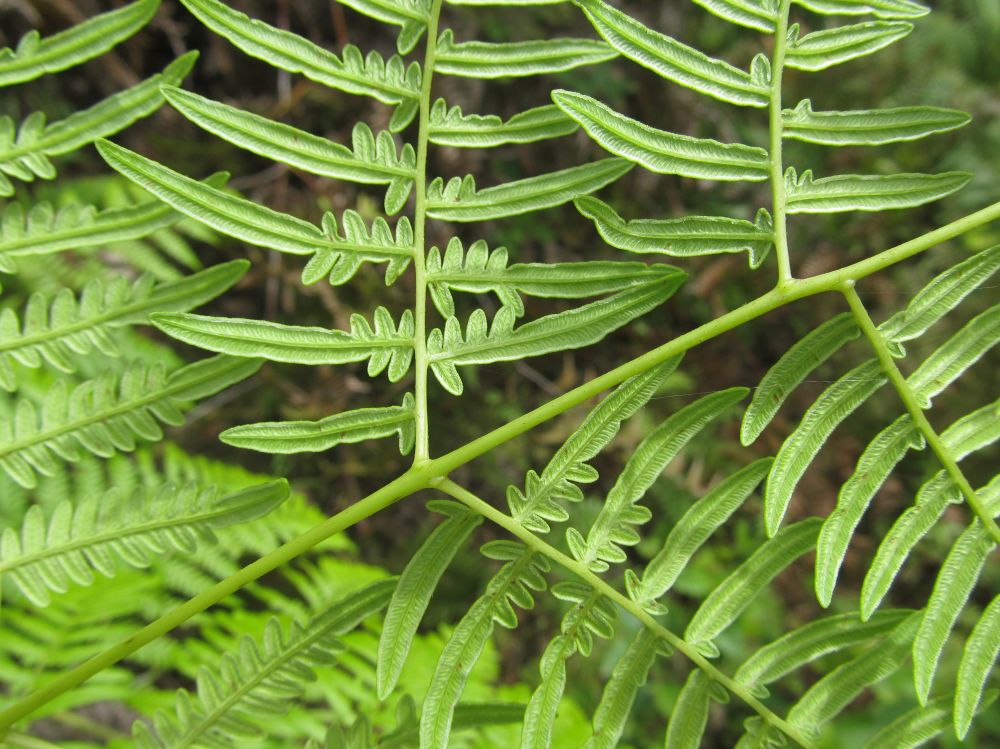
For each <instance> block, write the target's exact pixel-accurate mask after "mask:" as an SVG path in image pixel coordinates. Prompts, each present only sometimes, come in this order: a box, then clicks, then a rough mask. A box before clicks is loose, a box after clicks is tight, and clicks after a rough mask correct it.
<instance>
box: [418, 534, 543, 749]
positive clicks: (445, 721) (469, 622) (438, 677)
mask: <svg viewBox="0 0 1000 749" xmlns="http://www.w3.org/2000/svg"><path fill="white" fill-rule="evenodd" d="M482 552H483V554H485V555H486V556H488V557H490V558H491V559H497V560H500V561H503V562H505V564H504V566H503V567H502V568H501V569H500V571H499V572H498V573H497V574H496V575H494V576H493V578H492V579H491V580H490V582H489V585H487V587H486V591H485V592H484V593H483V595H482V596H480V597H479V598H478V599H477V600H476V601H475V603H473V604H472V606H471V608H469V610H468V612H467V613H466V614H465V616H463V617H462V619H461V621H460V622H459V623H458V625H457V626H456V627H455V630H454V631H453V632H452V635H451V638H450V639H449V640H448V643H447V644H446V645H445V647H444V650H443V651H442V652H441V657H440V658H439V659H438V662H437V666H436V667H435V669H434V676H433V677H432V678H431V683H430V686H429V687H428V690H427V695H426V697H425V698H424V704H423V712H422V714H421V716H420V746H421V747H422V749H446V748H447V746H448V736H449V735H450V733H451V726H452V719H453V715H454V711H455V706H456V705H457V704H458V701H459V699H460V698H461V696H462V691H463V690H464V688H465V682H466V680H467V679H468V676H469V672H470V671H471V670H472V667H473V666H474V665H475V663H476V661H477V660H478V658H479V656H480V654H481V653H482V651H483V648H485V647H486V643H487V641H488V640H489V638H490V636H491V635H492V634H493V627H494V624H500V625H501V626H503V627H507V628H513V627H515V626H517V614H516V612H515V611H514V607H513V605H512V604H516V605H517V606H519V607H521V608H530V607H531V606H533V605H534V598H533V596H532V594H531V591H533V590H535V591H539V590H544V589H545V573H546V572H548V570H549V563H548V560H547V559H546V558H545V557H543V556H541V555H539V554H536V553H535V552H533V551H532V550H531V549H529V548H527V547H525V546H522V545H521V544H519V543H516V542H513V541H491V542H490V543H488V544H486V545H485V546H483V548H482Z"/></svg>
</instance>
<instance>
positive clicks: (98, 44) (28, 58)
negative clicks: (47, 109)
mask: <svg viewBox="0 0 1000 749" xmlns="http://www.w3.org/2000/svg"><path fill="white" fill-rule="evenodd" d="M159 5H160V2H159V0H137V2H134V3H131V4H130V5H126V6H124V7H122V8H118V9H117V10H112V11H109V12H107V13H102V14H100V15H98V16H94V17H93V18H90V19H88V20H86V21H84V22H83V23H78V24H77V25H76V26H72V27H70V28H68V29H66V30H65V31H61V32H59V33H58V34H53V35H52V36H49V37H46V38H44V39H42V38H41V37H40V36H39V35H38V32H37V31H32V32H29V33H28V34H26V35H25V36H23V37H22V38H21V40H20V41H19V42H18V45H17V49H15V50H12V49H10V48H4V49H0V86H10V85H13V84H15V83H24V82H26V81H30V80H33V79H35V78H38V77H40V76H43V75H45V74H46V73H55V72H58V71H60V70H65V69H66V68H71V67H73V66H74V65H79V64H80V63H82V62H84V61H86V60H90V59H91V58H94V57H97V56H98V55H100V54H103V53H105V52H107V51H108V50H109V49H111V48H112V47H114V46H115V45H116V44H118V43H119V42H121V41H123V40H124V39H128V38H129V37H130V36H132V35H133V34H134V33H135V32H137V31H138V30H139V29H141V28H142V27H143V26H145V25H146V23H147V22H148V21H149V19H151V18H152V17H153V14H154V13H156V9H157V8H158V7H159Z"/></svg>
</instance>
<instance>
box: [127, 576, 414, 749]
mask: <svg viewBox="0 0 1000 749" xmlns="http://www.w3.org/2000/svg"><path fill="white" fill-rule="evenodd" d="M395 585H396V580H395V578H388V579H384V580H379V581H377V582H374V583H372V584H370V585H368V586H367V587H365V588H363V589H362V590H359V591H355V592H354V593H352V594H350V595H349V596H347V597H346V598H344V599H342V600H340V601H337V602H336V603H334V604H333V605H331V606H330V607H329V608H327V609H326V610H325V611H323V612H321V613H319V614H317V615H316V616H315V617H313V618H312V619H311V620H310V621H309V622H307V623H306V624H304V625H302V624H299V623H297V622H293V623H292V625H291V626H290V627H289V628H288V629H287V631H286V630H285V629H284V628H283V627H282V625H281V623H280V620H279V619H278V618H272V619H271V620H270V621H269V622H268V624H267V628H266V629H265V630H264V635H263V638H262V640H261V643H260V644H258V643H257V642H256V641H255V640H254V639H253V638H252V637H250V636H244V637H243V639H242V640H241V641H240V649H239V653H238V654H237V653H226V654H225V655H224V656H223V658H222V663H221V664H220V666H219V668H218V669H217V670H209V669H207V668H202V670H201V671H200V672H199V674H198V695H197V697H194V698H193V697H191V696H190V695H189V694H188V693H187V692H186V691H185V690H180V691H179V692H178V693H177V703H176V707H175V712H174V713H173V714H169V713H166V712H162V711H161V712H159V713H157V715H156V717H155V719H154V721H153V727H152V728H150V727H148V726H147V725H146V724H145V723H142V722H137V723H136V724H135V726H134V728H133V732H134V738H135V744H136V746H137V747H138V749H180V748H181V747H191V746H209V747H228V746H232V745H233V744H235V743H236V738H237V737H241V738H242V737H248V736H254V735H257V734H259V733H262V732H263V730H264V726H263V725H262V719H263V718H269V717H270V718H274V717H278V716H281V715H283V714H284V713H285V712H286V711H287V710H288V707H289V703H290V702H291V701H293V700H296V699H298V698H299V697H300V695H301V694H302V690H303V687H304V682H305V680H306V679H309V678H310V677H311V676H312V675H313V669H314V668H316V667H317V666H322V665H327V664H329V663H330V662H331V661H335V660H336V656H337V654H338V653H340V652H341V651H343V650H344V648H345V645H344V644H343V643H342V642H341V641H340V639H339V636H340V635H343V634H345V633H347V632H350V631H351V630H352V629H354V628H355V627H357V626H358V624H360V623H361V622H362V621H363V620H365V619H367V618H368V617H369V616H371V615H372V614H374V613H376V612H377V611H379V610H380V609H382V608H383V607H384V606H385V605H386V603H387V602H388V600H389V596H390V595H391V594H392V591H393V589H394V588H395Z"/></svg>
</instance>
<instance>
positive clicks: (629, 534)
mask: <svg viewBox="0 0 1000 749" xmlns="http://www.w3.org/2000/svg"><path fill="white" fill-rule="evenodd" d="M748 392H749V391H748V390H747V389H746V388H740V387H737V388H730V389H728V390H720V391H719V392H716V393H712V394H711V395H706V396H704V397H703V398H699V399H698V400H696V401H695V402H694V403H692V404H690V405H688V406H685V407H684V408H682V409H681V410H680V411H678V412H677V413H675V414H674V415H673V416H671V417H670V418H668V419H667V420H666V421H664V422H663V423H662V424H661V425H660V426H658V427H657V428H656V429H654V430H653V431H652V432H650V433H649V434H648V435H647V436H646V437H645V438H644V439H643V440H642V442H640V443H639V446H638V447H636V449H635V451H634V452H633V453H632V455H631V456H630V457H629V459H628V461H627V462H626V463H625V468H624V469H623V470H622V472H621V474H620V475H619V476H618V480H617V481H616V482H615V485H614V486H613V487H612V488H611V491H610V492H608V496H607V499H605V501H604V504H603V506H602V507H601V511H600V512H599V513H598V515H597V518H596V519H595V520H594V523H593V525H592V526H591V528H590V532H589V533H588V534H587V538H586V540H584V539H583V537H582V536H581V535H580V533H579V532H578V531H577V530H576V529H574V528H570V529H569V530H568V531H567V533H566V540H567V542H568V543H569V548H570V552H571V553H572V554H573V556H574V557H575V558H576V560H577V561H578V562H580V563H581V564H585V565H587V567H589V568H590V569H591V570H592V571H593V572H604V571H605V570H606V569H608V566H609V564H620V563H621V562H624V561H625V560H626V559H627V554H626V553H625V550H624V549H623V548H622V547H623V546H634V545H635V544H637V543H639V541H640V540H641V537H640V535H639V533H638V532H637V531H636V530H635V528H633V526H636V525H642V524H643V523H646V522H648V521H649V519H650V517H652V513H651V512H650V511H649V510H648V509H647V508H646V507H644V506H642V505H640V504H638V502H639V500H641V499H642V497H643V496H644V495H645V493H646V491H647V490H648V489H649V487H650V486H652V485H653V482H655V481H656V480H657V479H658V478H659V477H660V474H661V473H663V469H664V468H666V466H667V465H668V464H669V463H670V461H672V460H673V459H674V458H675V457H676V456H677V454H678V453H680V451H681V449H682V448H683V447H684V445H686V444H687V443H688V442H689V441H690V440H691V439H693V438H694V437H695V436H696V435H697V434H698V433H699V432H701V431H702V430H703V429H704V428H705V427H707V426H708V425H709V424H710V423H711V422H712V421H714V420H715V419H717V418H719V417H720V416H722V414H724V413H725V412H726V411H728V410H729V409H730V408H731V407H732V406H734V405H735V404H736V403H738V402H739V401H741V400H742V399H743V398H745V397H746V396H747V393H748Z"/></svg>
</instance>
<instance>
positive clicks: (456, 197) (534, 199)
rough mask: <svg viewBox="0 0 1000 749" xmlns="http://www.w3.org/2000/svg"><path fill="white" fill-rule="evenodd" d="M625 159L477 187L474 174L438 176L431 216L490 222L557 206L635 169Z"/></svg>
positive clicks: (432, 191) (432, 193)
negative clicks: (447, 177) (460, 176)
mask: <svg viewBox="0 0 1000 749" xmlns="http://www.w3.org/2000/svg"><path fill="white" fill-rule="evenodd" d="M632 166H633V165H632V164H630V163H629V162H628V161H626V160H625V159H617V158H612V159H602V160H600V161H594V162H591V163H589V164H581V165H580V166H574V167H570V168H569V169H562V170H560V171H558V172H551V173H549V174H542V175H539V176H537V177H527V178H525V179H519V180H516V181H514V182H508V183H506V184H503V185H497V186H496V187H487V188H485V189H483V190H477V189H476V181H475V179H473V178H472V176H471V175H468V176H466V177H464V178H462V179H460V178H458V177H453V178H451V179H450V180H448V182H447V183H446V182H445V181H444V180H443V179H441V178H440V177H438V178H437V179H435V180H433V181H432V182H431V183H430V184H429V185H428V186H427V215H428V216H430V217H431V218H437V219H441V220H442V221H458V222H466V221H488V220H490V219H496V218H505V217H507V216H516V215H519V214H522V213H530V212H532V211H540V210H543V209H545V208H554V207H556V206H559V205H563V204H564V203H568V202H569V201H571V200H572V199H573V198H576V197H578V196H580V195H586V194H587V193H591V192H593V191H594V190H599V189H600V188H602V187H604V186H605V185H609V184H611V183H612V182H614V181H615V180H616V179H618V178H619V177H621V176H622V175H623V174H625V173H626V172H628V171H629V170H630V169H632Z"/></svg>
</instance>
